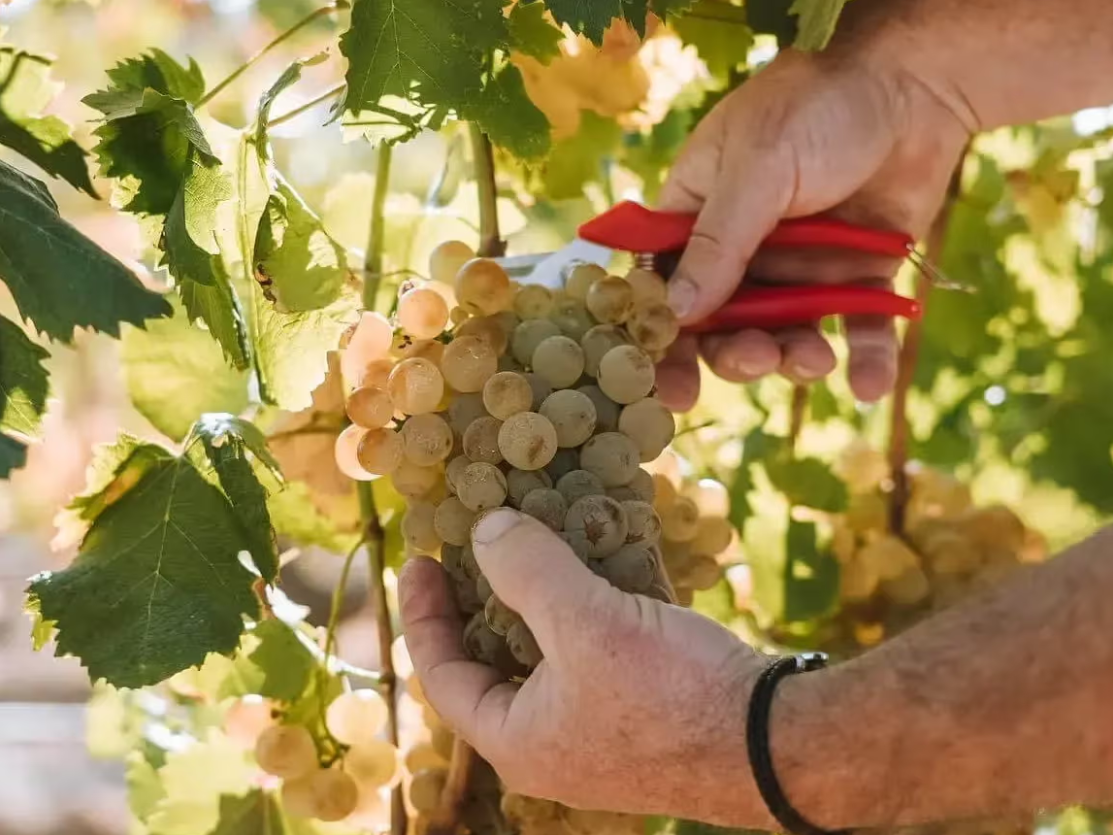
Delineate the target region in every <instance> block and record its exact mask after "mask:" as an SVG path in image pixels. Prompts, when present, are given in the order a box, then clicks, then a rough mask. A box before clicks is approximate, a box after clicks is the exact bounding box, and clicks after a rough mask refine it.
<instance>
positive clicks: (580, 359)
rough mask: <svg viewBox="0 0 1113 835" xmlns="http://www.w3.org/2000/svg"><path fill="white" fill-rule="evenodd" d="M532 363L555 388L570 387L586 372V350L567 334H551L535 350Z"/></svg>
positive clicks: (535, 372)
mask: <svg viewBox="0 0 1113 835" xmlns="http://www.w3.org/2000/svg"><path fill="white" fill-rule="evenodd" d="M530 365H531V366H532V367H533V373H534V374H538V375H540V376H541V378H542V379H543V380H545V382H546V383H548V384H549V385H551V386H552V387H553V388H555V389H563V388H568V387H569V386H573V385H575V384H576V381H577V380H579V379H580V375H581V374H583V373H584V350H583V348H581V347H580V346H579V345H577V344H576V342H575V341H573V340H572V339H569V338H568V337H567V336H550V337H549V338H548V339H545V340H543V341H542V342H541V344H540V345H538V346H537V348H536V349H535V350H534V352H533V358H532V359H531V360H530Z"/></svg>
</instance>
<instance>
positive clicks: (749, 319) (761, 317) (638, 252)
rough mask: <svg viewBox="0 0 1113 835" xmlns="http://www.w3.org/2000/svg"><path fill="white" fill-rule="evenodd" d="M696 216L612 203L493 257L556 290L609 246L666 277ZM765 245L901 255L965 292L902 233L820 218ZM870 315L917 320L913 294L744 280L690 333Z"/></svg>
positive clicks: (794, 222)
mask: <svg viewBox="0 0 1113 835" xmlns="http://www.w3.org/2000/svg"><path fill="white" fill-rule="evenodd" d="M695 222H696V215H694V214H683V213H677V212H661V211H655V210H653V209H649V208H647V207H645V206H643V205H641V204H639V203H634V202H632V201H625V202H622V203H618V204H616V205H615V206H614V207H612V208H610V209H608V210H607V211H605V212H603V213H602V214H600V215H598V216H597V217H595V218H593V219H591V220H589V221H587V222H586V223H584V224H583V225H581V226H580V228H579V230H578V237H577V238H576V240H574V241H573V242H572V243H570V244H569V245H568V246H565V247H564V248H562V249H560V250H558V251H557V252H555V253H547V254H541V255H522V256H513V257H510V258H503V259H500V263H502V264H503V266H504V267H505V268H506V269H507V271H508V272H509V273H510V274H511V276H512V277H514V278H517V279H518V280H519V281H523V282H526V283H531V284H542V285H544V286H546V287H549V288H552V289H556V288H559V287H560V286H561V282H562V271H563V270H564V269H565V268H566V267H568V266H569V265H571V264H574V263H576V262H581V261H588V262H594V263H599V264H607V263H609V260H610V258H611V255H612V253H613V251H615V250H618V251H622V252H629V253H631V254H633V255H634V259H635V263H637V265H638V266H641V267H645V268H647V269H654V270H656V271H657V272H658V273H659V274H660V275H662V276H663V277H664V278H666V279H667V278H668V277H669V276H670V275H671V273H672V272H673V270H674V269H675V268H676V265H677V263H678V262H679V258H680V255H681V254H682V253H683V251H684V249H685V247H686V246H687V244H688V241H689V240H690V238H691V237H692V230H693V228H694V227H695ZM762 246H763V247H769V248H797V249H800V248H828V249H842V250H852V251H856V252H862V253H869V254H874V255H882V256H887V257H891V258H899V259H905V258H908V259H910V260H912V262H913V263H914V264H915V265H916V266H917V267H918V268H919V269H920V270H922V271H923V272H924V273H925V274H926V275H927V276H928V277H929V278H930V279H931V280H932V281H933V282H934V283H935V284H937V285H938V286H941V287H945V288H948V289H965V288H959V287H958V286H957V285H954V284H953V283H951V282H949V281H948V280H947V279H946V278H945V277H944V276H942V274H941V273H939V271H938V270H937V269H936V268H935V267H933V266H932V265H931V264H930V263H929V262H927V261H926V260H925V259H924V258H923V257H922V256H920V255H919V253H918V252H917V251H916V249H915V241H914V240H913V239H912V237H911V236H910V235H907V234H905V233H903V232H894V231H890V230H884V229H874V228H870V227H866V226H858V225H855V224H852V223H847V222H846V221H842V220H837V219H835V218H831V217H825V216H822V215H813V216H810V217H801V218H792V219H788V220H783V221H781V222H780V223H779V224H778V225H777V227H776V228H775V229H774V230H773V231H772V232H771V233H770V234H769V235H768V236H767V237H766V238H765V240H764V241H763V242H762ZM859 314H868V315H877V316H890V317H901V318H904V319H918V318H919V317H920V316H921V314H922V308H921V305H920V303H919V302H918V301H917V300H916V299H911V298H908V297H906V296H901V295H899V294H897V293H892V292H889V291H887V290H881V289H877V288H872V287H860V286H855V285H812V286H808V285H796V286H784V287H767V286H755V285H752V284H751V285H747V284H746V283H745V282H743V284H742V285H741V286H740V287H739V289H738V291H737V292H736V293H735V294H734V296H733V297H731V299H730V300H729V301H727V303H726V304H725V305H723V306H722V307H721V308H719V310H717V311H716V312H715V313H713V314H712V315H711V316H710V317H708V318H707V319H705V320H703V321H702V322H698V323H696V324H694V325H692V326H689V327H688V328H687V330H688V331H689V332H691V333H724V332H734V331H738V330H741V329H744V328H761V329H773V328H782V327H787V326H791V325H800V324H807V323H812V322H817V321H819V320H820V319H823V318H825V317H827V316H847V315H859Z"/></svg>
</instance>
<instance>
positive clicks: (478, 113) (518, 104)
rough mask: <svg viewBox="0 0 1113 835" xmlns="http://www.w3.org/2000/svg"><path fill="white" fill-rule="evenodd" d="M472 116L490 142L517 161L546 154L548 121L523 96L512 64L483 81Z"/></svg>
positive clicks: (547, 147)
mask: <svg viewBox="0 0 1113 835" xmlns="http://www.w3.org/2000/svg"><path fill="white" fill-rule="evenodd" d="M472 116H473V118H474V119H475V120H476V121H477V122H479V123H480V124H481V125H482V126H483V130H484V132H485V133H486V134H487V136H488V137H490V139H491V141H492V142H494V143H495V144H496V145H499V146H501V147H503V148H505V149H506V150H508V151H510V153H512V154H514V156H516V157H518V158H519V159H522V160H531V159H538V158H540V157H543V156H545V154H547V153H548V152H549V148H550V146H551V138H550V131H549V120H548V119H546V118H545V114H544V113H542V112H541V111H540V110H539V109H538V108H537V105H535V104H534V103H533V102H532V101H531V100H530V98H529V96H528V95H527V94H526V86H525V82H524V81H523V80H522V73H521V71H520V70H519V69H518V68H517V67H515V66H514V65H513V64H507V65H506V66H504V67H503V68H502V69H501V70H500V71H499V73H498V74H497V75H496V76H495V77H494V78H492V79H491V80H490V81H488V82H487V86H486V87H485V88H484V89H483V97H482V100H481V101H480V104H479V107H478V108H476V110H475V111H474V112H473V114H472Z"/></svg>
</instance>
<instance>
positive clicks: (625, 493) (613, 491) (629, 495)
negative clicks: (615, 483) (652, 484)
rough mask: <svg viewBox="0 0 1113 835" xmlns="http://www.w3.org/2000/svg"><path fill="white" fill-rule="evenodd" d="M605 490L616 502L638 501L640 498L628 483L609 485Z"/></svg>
mask: <svg viewBox="0 0 1113 835" xmlns="http://www.w3.org/2000/svg"><path fill="white" fill-rule="evenodd" d="M604 492H605V493H606V495H608V496H610V497H611V498H612V499H614V500H615V501H616V502H636V501H637V500H638V494H637V493H635V492H634V491H633V490H632V489H631V488H630V487H629V486H628V485H626V484H623V485H622V486H621V487H608V488H607V489H606V490H605V491H604Z"/></svg>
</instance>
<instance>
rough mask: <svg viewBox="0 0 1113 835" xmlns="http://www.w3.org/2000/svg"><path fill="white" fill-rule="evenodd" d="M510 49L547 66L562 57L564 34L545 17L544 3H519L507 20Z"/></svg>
mask: <svg viewBox="0 0 1113 835" xmlns="http://www.w3.org/2000/svg"><path fill="white" fill-rule="evenodd" d="M507 24H508V25H509V27H510V47H511V49H513V50H514V51H515V52H520V53H522V54H523V55H529V56H531V57H533V58H536V59H537V60H538V61H540V62H541V63H542V64H547V63H549V61H551V60H552V59H553V58H556V57H557V56H558V55H560V43H561V41H563V40H564V33H563V32H562V31H561V30H560V28H559V27H556V26H553V24H552V23H550V22H549V20H548V18H546V17H545V4H544V3H518V4H516V5H515V6H514V8H513V9H511V10H510V15H509V17H508V18H507Z"/></svg>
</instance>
